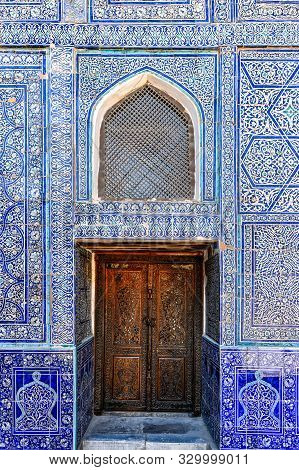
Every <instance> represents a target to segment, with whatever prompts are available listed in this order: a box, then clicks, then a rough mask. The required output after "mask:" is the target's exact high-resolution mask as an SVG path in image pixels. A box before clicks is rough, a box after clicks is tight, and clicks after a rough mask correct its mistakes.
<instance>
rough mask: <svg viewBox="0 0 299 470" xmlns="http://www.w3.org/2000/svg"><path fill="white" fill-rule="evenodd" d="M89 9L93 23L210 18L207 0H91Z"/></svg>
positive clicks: (177, 20) (176, 20) (178, 20)
mask: <svg viewBox="0 0 299 470" xmlns="http://www.w3.org/2000/svg"><path fill="white" fill-rule="evenodd" d="M89 12H90V16H89V20H90V22H91V23H95V22H99V21H109V22H126V21H131V22H136V21H139V22H140V21H141V22H143V21H144V22H148V21H156V22H157V21H158V22H163V21H172V22H184V21H190V20H196V21H199V22H203V21H209V8H208V2H207V0H157V1H145V0H133V1H131V0H90V3H89Z"/></svg>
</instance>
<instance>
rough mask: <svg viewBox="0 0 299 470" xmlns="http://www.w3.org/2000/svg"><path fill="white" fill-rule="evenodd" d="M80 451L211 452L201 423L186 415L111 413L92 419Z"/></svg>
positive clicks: (209, 440)
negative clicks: (179, 450)
mask: <svg viewBox="0 0 299 470" xmlns="http://www.w3.org/2000/svg"><path fill="white" fill-rule="evenodd" d="M82 448H83V449H98V450H100V449H107V450H112V449H120V450H122V449H127V450H134V449H136V450H142V449H152V450H159V449H160V450H164V449H181V450H184V449H186V450H201V449H215V445H214V443H213V441H212V439H211V436H210V434H209V432H208V430H207V428H206V426H205V424H204V422H203V420H202V418H197V417H196V418H195V417H192V416H191V415H188V414H187V413H124V412H111V413H104V414H102V415H101V416H94V417H93V419H92V421H91V423H90V426H89V428H88V430H87V432H86V434H85V436H84V438H83V443H82Z"/></svg>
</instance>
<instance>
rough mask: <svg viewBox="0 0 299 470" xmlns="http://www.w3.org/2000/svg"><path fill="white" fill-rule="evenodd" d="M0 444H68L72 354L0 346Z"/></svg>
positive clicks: (32, 446)
mask: <svg viewBox="0 0 299 470" xmlns="http://www.w3.org/2000/svg"><path fill="white" fill-rule="evenodd" d="M0 377H1V387H0V396H1V400H0V407H1V412H0V421H1V425H0V448H1V449H29V448H30V449H71V448H72V447H73V419H74V396H73V354H72V352H67V351H64V352H54V351H51V352H37V351H32V350H31V351H27V352H25V351H23V352H21V351H18V352H16V351H13V350H1V352H0Z"/></svg>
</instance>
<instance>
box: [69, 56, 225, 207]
mask: <svg viewBox="0 0 299 470" xmlns="http://www.w3.org/2000/svg"><path fill="white" fill-rule="evenodd" d="M77 70H78V74H77V84H76V88H77V109H78V114H77V129H76V131H77V135H76V139H77V145H78V153H77V172H78V174H77V188H78V189H77V190H78V194H77V197H78V200H82V201H84V200H89V199H90V197H91V181H90V176H91V171H92V167H91V160H92V155H91V151H92V145H91V144H92V142H91V125H92V123H91V115H92V111H93V109H94V106H95V104H96V103H97V102H98V101H99V100H100V99H101V98H102V97H103V96H104V95H105V93H107V92H108V91H109V89H110V88H111V87H113V86H114V85H116V84H117V83H120V82H122V81H125V80H126V79H128V78H129V77H132V76H133V75H134V74H137V73H140V72H144V71H150V72H152V73H155V74H157V75H158V76H161V77H162V78H163V79H164V80H168V81H170V82H173V83H174V84H175V86H178V87H180V88H181V89H182V90H183V92H184V93H185V94H187V95H190V96H191V97H192V100H193V101H194V102H195V104H196V106H197V108H198V109H199V110H200V111H199V112H200V114H201V131H200V132H201V135H202V137H201V139H202V142H201V146H202V147H203V148H202V163H201V175H200V178H199V185H200V198H201V199H202V200H207V201H213V200H214V194H215V187H214V186H215V177H216V175H215V157H216V146H215V135H216V134H217V116H218V106H217V87H218V83H217V75H218V60H217V54H215V53H213V52H211V53H200V54H197V53H184V54H180V53H173V54H171V55H169V54H167V53H153V54H149V53H138V54H136V53H128V52H126V53H125V54H122V53H115V52H114V53H107V52H105V53H102V52H98V53H95V52H90V51H86V52H83V53H81V52H80V53H78V54H77ZM191 77H193V78H192V79H191Z"/></svg>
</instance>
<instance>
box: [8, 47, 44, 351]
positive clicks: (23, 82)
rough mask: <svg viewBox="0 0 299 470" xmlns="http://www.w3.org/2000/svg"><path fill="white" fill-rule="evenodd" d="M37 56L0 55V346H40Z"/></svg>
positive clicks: (40, 73) (40, 97)
mask: <svg viewBox="0 0 299 470" xmlns="http://www.w3.org/2000/svg"><path fill="white" fill-rule="evenodd" d="M45 59H46V56H45V54H44V53H43V52H29V51H1V52H0V122H1V131H0V214H1V215H0V246H1V249H0V253H1V256H0V277H1V283H0V340H1V341H17V340H19V341H24V342H28V341H33V342H35V341H43V340H44V333H45V331H44V330H45V325H44V323H45V317H44V315H45V308H44V287H45V263H44V260H45V250H44V246H45V216H44V202H43V197H44V192H45V190H46V188H45V180H44V174H45V161H44V143H43V141H44V128H43V119H44V105H45V80H44V78H43V77H44V73H45Z"/></svg>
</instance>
